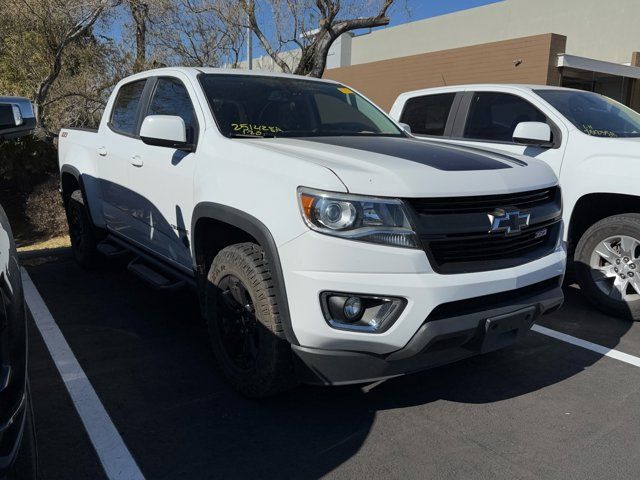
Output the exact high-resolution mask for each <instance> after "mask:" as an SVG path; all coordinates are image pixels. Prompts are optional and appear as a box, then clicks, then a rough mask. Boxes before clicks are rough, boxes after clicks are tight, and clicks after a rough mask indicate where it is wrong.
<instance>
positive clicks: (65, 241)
mask: <svg viewBox="0 0 640 480" xmlns="http://www.w3.org/2000/svg"><path fill="white" fill-rule="evenodd" d="M70 246H71V243H70V242H69V236H68V235H60V236H57V237H53V238H49V239H46V240H40V241H36V242H34V243H28V244H26V245H22V246H19V247H18V252H34V251H36V250H41V251H42V253H43V254H46V251H47V250H53V249H56V248H66V247H70Z"/></svg>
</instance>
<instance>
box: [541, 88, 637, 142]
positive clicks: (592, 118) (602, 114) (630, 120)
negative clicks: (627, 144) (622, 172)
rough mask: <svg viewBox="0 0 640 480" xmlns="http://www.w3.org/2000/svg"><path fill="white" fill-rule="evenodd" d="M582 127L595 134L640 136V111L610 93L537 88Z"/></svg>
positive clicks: (546, 98)
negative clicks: (619, 101) (606, 94)
mask: <svg viewBox="0 0 640 480" xmlns="http://www.w3.org/2000/svg"><path fill="white" fill-rule="evenodd" d="M536 93H537V94H538V95H540V96H541V97H542V98H543V99H545V100H546V101H547V102H549V103H550V104H551V105H553V107H555V108H556V110H558V111H559V112H560V113H562V115H564V116H565V117H567V119H568V120H569V121H570V122H571V123H573V124H574V125H575V126H576V127H578V129H580V131H582V132H583V133H586V134H587V135H591V136H592V137H608V138H618V137H640V114H638V113H637V112H635V111H634V110H631V109H630V108H628V107H625V106H624V105H622V104H621V103H618V102H616V101H615V100H611V99H610V98H608V97H605V96H602V95H598V94H597V93H591V92H580V91H572V90H536Z"/></svg>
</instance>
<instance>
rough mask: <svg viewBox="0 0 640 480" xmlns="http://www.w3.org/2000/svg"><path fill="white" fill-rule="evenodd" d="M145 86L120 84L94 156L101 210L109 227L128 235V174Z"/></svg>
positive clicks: (141, 83)
mask: <svg viewBox="0 0 640 480" xmlns="http://www.w3.org/2000/svg"><path fill="white" fill-rule="evenodd" d="M146 88H147V80H146V79H143V80H137V81H134V82H131V83H127V84H124V85H122V86H121V87H120V88H119V90H118V92H117V94H116V99H115V101H114V103H113V107H112V109H111V113H110V118H109V120H108V121H107V124H106V126H104V127H101V130H100V133H99V135H98V145H97V151H96V155H97V159H98V162H97V165H98V171H99V176H100V178H99V179H98V180H97V182H98V185H99V190H100V193H101V197H102V213H103V215H104V218H105V222H106V224H107V227H108V228H109V229H110V230H112V231H114V232H116V233H118V234H120V235H124V236H127V237H130V236H131V235H132V226H133V224H132V219H131V215H132V212H131V205H132V203H133V197H134V196H135V193H134V192H132V191H131V190H130V189H129V188H128V183H129V180H128V173H129V170H130V168H131V161H132V160H131V157H132V152H134V151H135V149H136V148H137V146H138V144H139V143H141V142H140V139H139V138H138V136H137V134H138V128H139V123H140V113H141V107H142V104H143V103H144V96H145V92H146ZM85 181H88V180H85Z"/></svg>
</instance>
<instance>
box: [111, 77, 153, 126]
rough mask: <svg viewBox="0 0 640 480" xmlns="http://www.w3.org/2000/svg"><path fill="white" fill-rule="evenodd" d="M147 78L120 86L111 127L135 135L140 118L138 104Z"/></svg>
mask: <svg viewBox="0 0 640 480" xmlns="http://www.w3.org/2000/svg"><path fill="white" fill-rule="evenodd" d="M145 83H146V80H139V81H137V82H131V83H128V84H126V85H123V86H122V87H120V90H118V96H117V97H116V101H115V102H114V104H113V110H112V112H111V122H110V124H111V127H112V128H113V129H114V130H117V131H118V132H120V133H126V134H129V135H134V134H135V133H136V127H137V120H138V105H140V97H142V91H143V90H144V85H145Z"/></svg>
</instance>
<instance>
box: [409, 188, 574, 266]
mask: <svg viewBox="0 0 640 480" xmlns="http://www.w3.org/2000/svg"><path fill="white" fill-rule="evenodd" d="M406 202H407V204H409V205H410V206H411V207H412V210H413V211H414V213H415V223H416V228H417V231H418V234H419V236H420V239H421V242H422V245H423V248H424V250H425V252H426V254H427V256H428V258H429V261H430V262H431V265H432V266H433V268H434V270H435V271H436V272H438V273H443V274H454V273H469V272H481V271H490V270H497V269H501V268H510V267H514V266H517V265H522V264H524V263H528V262H530V261H533V260H537V259H539V258H542V257H544V256H545V255H548V254H550V253H551V252H552V251H553V250H554V249H555V247H556V245H557V242H558V238H559V235H560V233H561V220H560V218H561V216H562V200H561V194H560V190H559V188H557V187H551V188H547V189H542V190H535V191H530V192H521V193H515V194H508V195H488V196H481V197H478V196H475V197H460V198H455V197H454V198H418V199H416V198H413V199H406ZM498 209H504V210H517V211H519V212H521V213H528V214H529V215H530V222H529V225H528V226H525V227H523V228H522V230H521V231H519V232H517V233H513V232H511V233H495V232H494V233H490V232H489V231H490V230H491V220H490V219H489V214H492V213H493V212H495V211H496V210H498Z"/></svg>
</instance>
